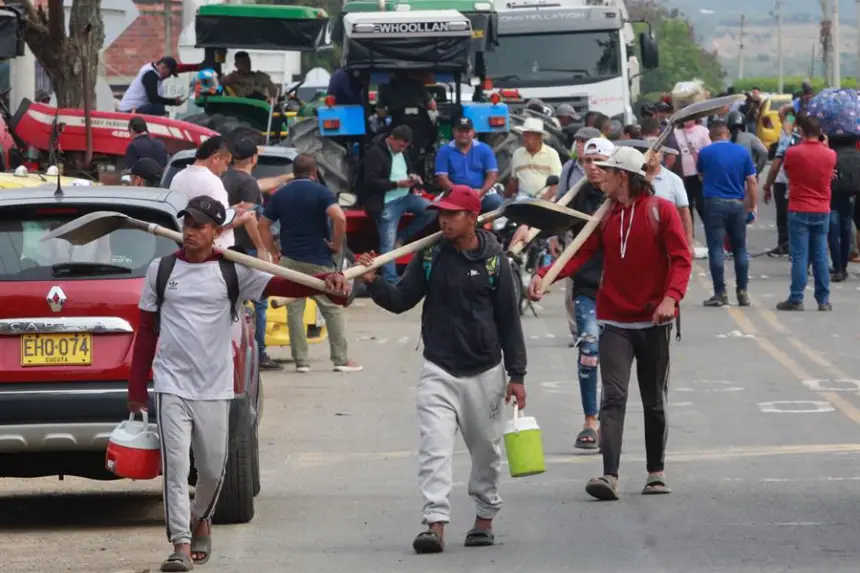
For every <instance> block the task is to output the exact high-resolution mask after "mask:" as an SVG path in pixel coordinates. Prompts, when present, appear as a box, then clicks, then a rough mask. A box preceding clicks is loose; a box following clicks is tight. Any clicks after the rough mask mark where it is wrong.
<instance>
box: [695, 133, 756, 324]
mask: <svg viewBox="0 0 860 573" xmlns="http://www.w3.org/2000/svg"><path fill="white" fill-rule="evenodd" d="M730 137H731V133H730V132H729V128H728V126H727V125H726V124H725V122H713V123H712V124H711V141H712V143H711V145H708V146H706V147H703V148H702V149H701V151H699V157H698V160H697V161H696V169H697V171H698V172H699V177H701V179H702V197H704V215H705V216H704V218H703V223H704V225H705V236H706V238H707V240H708V263H709V265H710V267H711V278H712V279H713V281H714V296H712V297H711V298H709V299H708V300H706V301H705V306H709V307H719V306H726V305H727V304H729V298H728V295H727V294H726V282H725V269H724V268H723V262H724V260H725V255H724V253H723V241H724V239H725V236H726V235H727V234H728V237H729V243H730V244H731V247H732V255H733V258H734V262H735V276H736V280H737V285H736V287H737V297H738V305H740V306H749V304H750V298H749V295H748V294H747V285H748V283H749V257H748V255H747V247H746V241H747V230H746V226H747V214H748V213H753V212H754V211H755V209H756V170H755V165H753V162H752V156H751V155H750V154H749V152H748V151H747V150H746V148H744V147H743V146H742V145H739V144H737V143H732V142H731V141H730V140H729V138H730Z"/></svg>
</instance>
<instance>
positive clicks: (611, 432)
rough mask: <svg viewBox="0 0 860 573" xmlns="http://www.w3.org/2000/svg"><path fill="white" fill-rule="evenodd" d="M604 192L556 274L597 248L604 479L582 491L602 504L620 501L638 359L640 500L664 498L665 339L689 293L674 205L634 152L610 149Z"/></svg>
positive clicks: (688, 264)
mask: <svg viewBox="0 0 860 573" xmlns="http://www.w3.org/2000/svg"><path fill="white" fill-rule="evenodd" d="M597 165H599V166H600V167H602V168H603V169H605V170H606V179H605V182H604V187H603V190H604V193H605V194H606V196H607V197H609V199H611V200H613V202H614V203H613V204H612V205H611V207H610V209H609V212H608V214H607V216H606V218H605V219H604V220H603V221H602V222H601V226H600V228H599V229H598V230H597V231H595V233H594V234H593V235H591V237H589V238H588V240H587V241H586V242H585V244H584V245H583V246H582V248H581V249H580V250H579V252H577V254H576V256H574V257H573V258H572V259H571V260H570V261H569V262H568V263H567V264H566V265H565V267H564V269H563V270H562V271H561V273H559V275H558V277H557V278H556V280H557V281H558V280H563V279H564V278H566V277H568V276H571V275H573V274H574V273H576V272H577V271H578V270H579V269H580V268H581V267H582V265H584V264H585V263H586V262H587V261H588V260H590V259H591V257H592V256H593V255H594V254H595V253H596V252H597V251H598V250H600V249H602V250H603V280H602V281H601V283H600V288H599V290H598V291H597V321H598V324H600V327H601V333H600V343H599V356H600V375H601V378H602V380H603V397H602V400H601V405H600V417H599V419H600V449H601V452H602V454H603V476H601V477H598V478H594V479H592V480H590V481H589V482H588V485H587V486H586V488H585V491H586V492H588V493H589V494H590V495H592V496H594V497H596V498H597V499H600V500H615V499H618V466H619V463H620V460H621V437H622V433H623V430H624V413H625V410H626V407H627V393H628V387H629V385H630V369H631V366H632V365H633V359H634V358H635V359H636V372H637V378H638V379H639V393H640V394H641V395H642V406H643V409H644V411H645V450H646V458H647V469H648V479H647V481H646V484H645V489H644V490H642V493H643V495H649V494H660V493H669V492H670V491H671V490H670V489H669V487H668V486H667V484H666V478H665V477H664V475H663V459H664V455H665V450H666V438H667V435H668V425H667V424H666V415H665V412H664V401H665V398H666V393H667V389H668V381H669V340H670V338H671V331H672V320H673V319H674V318H675V317H676V316H677V314H678V304H679V303H680V302H681V299H683V298H684V295H685V294H686V292H687V284H688V283H689V281H690V270H691V268H692V261H691V257H690V248H689V246H688V244H687V237H686V234H685V233H684V226H683V225H682V224H681V218H680V217H679V216H678V210H677V209H676V208H675V206H674V205H673V204H672V203H671V202H669V201H667V200H666V199H662V198H660V197H655V196H654V189H653V187H651V184H650V183H649V182H648V181H647V179H646V178H645V156H644V155H642V153H641V152H639V151H637V150H636V149H633V148H632V147H616V148H615V151H614V152H613V153H612V155H611V156H610V157H609V159H607V160H606V161H602V162H599V163H597ZM547 271H549V268H548V267H545V268H542V269H540V270H539V271H538V273H537V275H536V276H535V277H534V278H533V279H532V282H531V284H530V285H529V297H530V298H531V299H532V300H539V299H540V298H541V296H542V282H543V278H542V277H543V276H544V275H545V274H546V273H547Z"/></svg>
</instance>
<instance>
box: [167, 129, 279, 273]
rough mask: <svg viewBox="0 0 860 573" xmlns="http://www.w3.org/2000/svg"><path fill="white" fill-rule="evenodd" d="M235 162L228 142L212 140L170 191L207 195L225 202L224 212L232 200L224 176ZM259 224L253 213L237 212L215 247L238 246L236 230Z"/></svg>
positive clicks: (171, 183)
mask: <svg viewBox="0 0 860 573" xmlns="http://www.w3.org/2000/svg"><path fill="white" fill-rule="evenodd" d="M232 160H233V156H232V154H231V153H230V150H229V149H228V148H227V140H226V139H225V138H224V137H223V136H221V135H218V136H216V137H210V138H209V139H207V140H206V141H204V142H203V143H201V144H200V147H198V148H197V152H196V153H195V154H194V163H192V164H191V165H189V166H188V167H186V168H185V169H183V170H182V171H180V172H179V173H177V174H176V176H175V177H174V178H173V180H172V181H171V182H170V190H171V191H178V192H180V193H182V194H183V195H185V196H186V197H187V198H188V199H191V198H192V197H198V196H200V195H206V196H207V197H211V198H212V199H215V200H216V201H218V202H219V203H221V204H222V205H223V206H224V209H229V208H230V201H229V199H228V196H227V189H225V188H224V183H223V182H222V181H221V176H222V175H223V174H224V172H225V171H227V168H228V167H229V166H230V163H231V161H232ZM256 224H257V219H256V217H255V216H254V214H253V213H252V212H250V211H248V212H245V211H243V210H241V209H237V216H236V217H235V218H234V219H233V221H232V222H231V223H230V224H229V225H226V226H225V227H224V229H223V230H222V232H221V233H220V234H219V236H218V238H217V239H216V240H215V246H216V247H221V248H222V249H228V248H230V247H232V246H233V245H234V244H236V240H235V238H234V236H233V229H235V228H236V227H240V226H243V225H244V226H249V225H252V226H256ZM260 258H263V259H264V260H267V254H266V253H265V252H263V253H262V254H261V257H260Z"/></svg>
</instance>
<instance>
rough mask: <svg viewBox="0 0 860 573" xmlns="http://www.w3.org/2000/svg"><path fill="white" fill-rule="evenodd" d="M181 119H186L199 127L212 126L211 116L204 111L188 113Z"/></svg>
mask: <svg viewBox="0 0 860 573" xmlns="http://www.w3.org/2000/svg"><path fill="white" fill-rule="evenodd" d="M182 121H187V122H188V123H193V124H194V125H199V126H201V127H207V128H209V129H211V128H212V117H211V116H208V115H206V114H205V113H198V114H196V115H190V116H188V117H186V118H185V119H183V120H182Z"/></svg>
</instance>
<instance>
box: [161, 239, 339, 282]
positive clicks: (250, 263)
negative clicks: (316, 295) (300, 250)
mask: <svg viewBox="0 0 860 573" xmlns="http://www.w3.org/2000/svg"><path fill="white" fill-rule="evenodd" d="M147 231H149V232H150V233H152V234H153V235H160V236H162V237H166V238H168V239H171V240H173V241H178V242H182V233H179V232H177V231H173V230H171V229H167V228H165V227H161V226H159V225H154V224H150V225H149V226H148V228H147ZM215 251H216V252H217V253H219V254H221V256H222V257H224V258H225V259H227V260H229V261H233V262H234V263H239V264H240V265H243V266H246V267H249V268H252V269H256V270H258V271H263V272H264V273H269V274H271V275H275V276H276V277H283V278H285V279H287V280H289V281H292V282H294V283H298V284H300V285H304V286H306V287H310V288H314V289H319V290H322V291H325V292H328V293H331V294H334V295H338V296H343V294H341V293H337V292H334V291H330V290H328V289H326V288H325V281H323V280H321V279H318V278H316V277H312V276H311V275H306V274H304V273H300V272H298V271H293V270H290V269H286V268H284V267H282V266H280V265H276V264H274V263H269V262H266V261H262V260H260V259H258V258H256V257H252V256H250V255H244V254H242V253H240V252H238V251H233V250H231V249H222V248H220V247H215Z"/></svg>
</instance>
